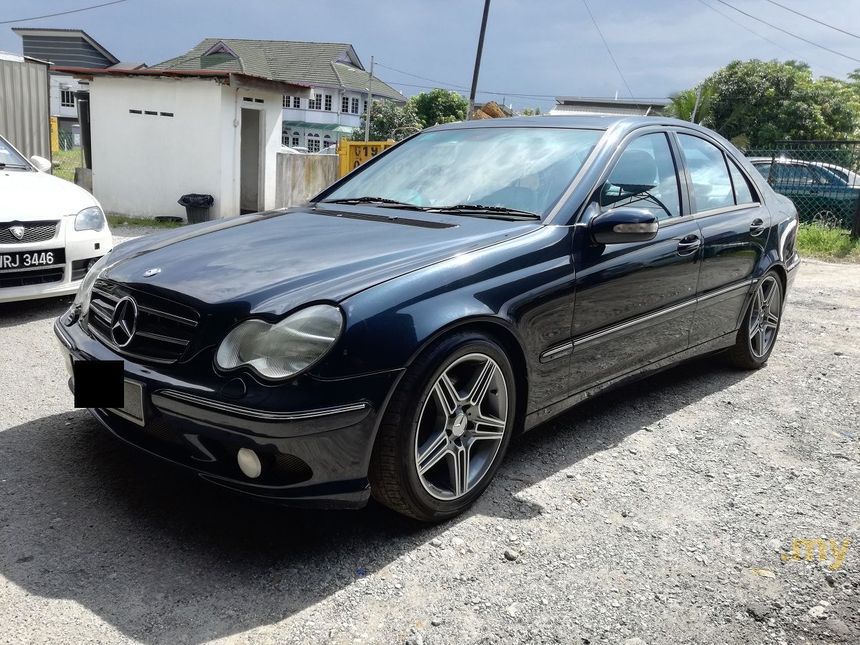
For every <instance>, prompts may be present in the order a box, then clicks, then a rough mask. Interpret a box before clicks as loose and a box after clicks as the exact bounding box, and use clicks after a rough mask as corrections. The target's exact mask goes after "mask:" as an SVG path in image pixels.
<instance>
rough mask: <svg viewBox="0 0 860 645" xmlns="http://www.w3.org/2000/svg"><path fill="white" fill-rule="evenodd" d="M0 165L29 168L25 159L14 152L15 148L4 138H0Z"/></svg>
mask: <svg viewBox="0 0 860 645" xmlns="http://www.w3.org/2000/svg"><path fill="white" fill-rule="evenodd" d="M0 167H8V168H26V169H27V170H29V169H30V165H29V164H28V163H27V160H26V159H24V157H22V156H21V155H19V154H18V153H17V152H15V149H14V148H13V147H12V146H10V145H9V144H8V143H6V141H5V140H4V139H0Z"/></svg>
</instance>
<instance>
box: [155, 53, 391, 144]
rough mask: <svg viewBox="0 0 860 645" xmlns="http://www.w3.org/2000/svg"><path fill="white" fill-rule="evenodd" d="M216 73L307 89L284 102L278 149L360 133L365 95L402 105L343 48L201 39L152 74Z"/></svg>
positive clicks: (284, 98) (330, 142) (290, 95)
mask: <svg viewBox="0 0 860 645" xmlns="http://www.w3.org/2000/svg"><path fill="white" fill-rule="evenodd" d="M204 65H205V68H206V69H220V70H229V71H237V72H238V71H241V72H244V73H247V74H256V75H259V76H265V77H267V78H273V79H277V80H280V81H284V82H288V83H294V84H296V85H299V86H302V87H307V88H309V89H310V96H301V95H299V94H285V95H284V96H283V99H282V100H283V104H282V105H283V131H282V143H283V145H286V146H290V147H306V148H307V149H308V150H309V151H311V152H316V151H319V150H321V149H324V148H326V147H328V146H330V145H334V144H335V143H336V142H337V141H338V140H339V139H340V138H342V137H345V136H349V135H350V134H352V132H353V130H354V129H355V128H357V127H359V124H360V117H361V114H363V113H364V111H365V110H366V109H367V101H368V95H369V94H370V93H372V95H373V97H374V98H375V99H379V98H381V99H386V100H391V101H397V102H404V101H405V100H406V99H405V97H403V95H402V94H400V92H398V91H397V90H395V89H394V88H393V87H391V86H390V85H388V84H387V83H385V82H384V81H382V80H381V79H379V78H377V77H376V76H375V75H374V77H373V78H372V79H371V76H370V73H369V72H368V71H367V70H366V69H365V67H364V65H363V64H362V62H361V60H360V59H359V57H358V54H356V52H355V49H354V48H353V46H352V45H350V44H348V43H317V42H301V41H291V40H245V39H234V38H223V39H218V38H206V39H205V40H203V41H201V42H200V43H198V44H197V45H196V46H195V47H194V48H193V49H191V50H190V51H189V52H187V53H185V54H183V55H181V56H177V57H176V58H172V59H170V60H166V61H164V62H163V63H159V64H158V65H154V66H153V69H162V70H173V71H181V70H194V69H202V68H204Z"/></svg>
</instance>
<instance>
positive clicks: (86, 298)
mask: <svg viewBox="0 0 860 645" xmlns="http://www.w3.org/2000/svg"><path fill="white" fill-rule="evenodd" d="M109 255H110V251H108V253H107V254H106V255H103V256H102V257H101V258H99V260H98V261H97V262H96V263H95V264H94V265H92V266H91V267H90V270H89V271H87V274H86V275H85V276H84V279H83V281H82V282H81V286H80V287H79V288H78V293H77V294H76V295H75V301H74V302H73V303H72V306H73V307H80V308H81V312H80V315H81V316H83V315H84V314H86V313H87V311H88V310H89V308H90V296H91V295H92V292H93V285H94V284H95V283H96V279H97V278H98V277H99V274H100V273H101V272H102V270H103V269H104V268H105V265H106V264H107V261H108V256H109Z"/></svg>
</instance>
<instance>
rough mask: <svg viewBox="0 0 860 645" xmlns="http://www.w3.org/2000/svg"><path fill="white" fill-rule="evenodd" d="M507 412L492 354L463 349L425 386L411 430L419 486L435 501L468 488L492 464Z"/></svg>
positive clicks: (499, 372) (504, 392)
mask: <svg viewBox="0 0 860 645" xmlns="http://www.w3.org/2000/svg"><path fill="white" fill-rule="evenodd" d="M507 416H508V385H507V382H506V381H505V375H504V374H503V373H502V370H501V368H499V366H498V364H497V363H496V362H495V361H494V360H493V359H492V358H490V357H489V356H487V355H486V354H481V353H473V354H467V355H466V356H462V357H460V358H458V359H457V360H455V361H454V362H453V363H451V364H450V365H449V366H448V367H446V368H445V370H444V371H443V372H442V374H441V375H440V376H439V378H437V379H436V382H435V383H434V384H433V387H432V388H430V392H429V393H428V395H427V398H426V400H425V401H424V405H423V407H422V408H421V415H420V416H419V417H418V430H417V432H416V433H415V468H416V470H417V472H418V479H419V480H420V481H421V485H422V486H423V487H424V490H426V491H427V492H428V493H429V494H430V495H432V496H433V497H435V498H436V499H441V500H454V499H458V498H460V497H462V496H463V495H465V494H466V493H468V492H469V491H470V490H472V489H473V488H474V487H475V486H476V485H477V484H478V483H479V482H480V481H481V480H482V479H483V478H484V476H485V475H486V474H487V472H488V471H489V470H490V467H491V466H492V465H493V462H494V460H495V458H496V454H497V453H498V452H499V448H500V447H501V445H502V439H503V438H504V436H505V428H506V427H507Z"/></svg>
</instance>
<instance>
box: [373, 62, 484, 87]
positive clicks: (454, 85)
mask: <svg viewBox="0 0 860 645" xmlns="http://www.w3.org/2000/svg"><path fill="white" fill-rule="evenodd" d="M376 65H377V66H378V67H384V68H385V69H390V70H391V71H392V72H398V73H399V74H406V76H412V77H413V78H420V79H421V80H422V81H430V82H431V83H439V84H440V85H450V86H451V87H456V88H457V89H461V90H467V89H469V88H468V87H466V86H465V85H457V84H456V83H448V82H446V81H437V80H436V79H435V78H428V77H426V76H419V75H418V74H413V73H412V72H405V71H403V70H402V69H397V68H394V67H389V66H388V65H383V64H382V63H380V62H378V61H377V63H376ZM401 85H402V83H401Z"/></svg>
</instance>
